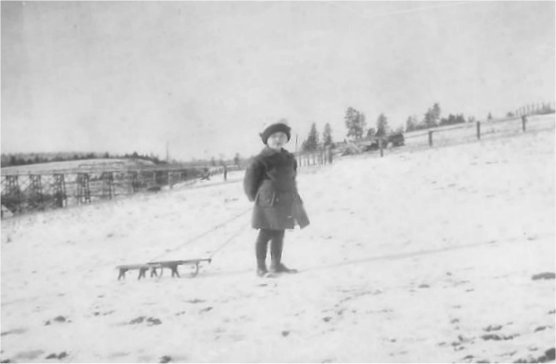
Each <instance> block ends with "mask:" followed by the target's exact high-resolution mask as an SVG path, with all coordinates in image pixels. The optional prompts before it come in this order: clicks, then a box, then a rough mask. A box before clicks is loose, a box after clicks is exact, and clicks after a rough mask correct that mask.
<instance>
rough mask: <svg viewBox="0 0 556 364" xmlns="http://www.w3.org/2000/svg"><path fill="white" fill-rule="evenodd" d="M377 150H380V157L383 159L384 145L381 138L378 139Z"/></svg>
mask: <svg viewBox="0 0 556 364" xmlns="http://www.w3.org/2000/svg"><path fill="white" fill-rule="evenodd" d="M378 149H380V157H381V158H382V157H384V145H383V144H382V138H379V139H378Z"/></svg>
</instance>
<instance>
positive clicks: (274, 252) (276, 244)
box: [270, 236, 297, 273]
mask: <svg viewBox="0 0 556 364" xmlns="http://www.w3.org/2000/svg"><path fill="white" fill-rule="evenodd" d="M283 246H284V239H283V236H282V238H278V239H273V240H272V244H271V246H270V258H271V260H272V261H271V263H270V273H296V272H297V270H295V269H290V268H288V267H286V266H285V265H284V264H283V263H282V248H283Z"/></svg>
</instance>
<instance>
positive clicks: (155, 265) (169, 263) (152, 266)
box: [116, 258, 211, 280]
mask: <svg viewBox="0 0 556 364" xmlns="http://www.w3.org/2000/svg"><path fill="white" fill-rule="evenodd" d="M201 262H208V263H209V264H210V262H211V259H210V258H203V259H188V260H166V261H161V262H149V263H145V264H126V265H119V266H117V267H116V269H118V271H119V274H118V280H120V279H125V274H126V272H127V271H130V270H138V271H139V275H138V276H137V279H141V278H145V274H146V273H147V271H149V270H150V272H151V277H158V276H159V274H158V271H157V269H160V276H162V271H163V269H164V268H168V269H170V271H171V272H172V277H179V276H180V273H179V271H178V267H179V266H180V265H194V266H195V269H194V271H193V272H192V273H191V276H192V277H195V276H196V275H197V274H198V273H199V264H200V263H201Z"/></svg>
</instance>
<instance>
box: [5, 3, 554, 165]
mask: <svg viewBox="0 0 556 364" xmlns="http://www.w3.org/2000/svg"><path fill="white" fill-rule="evenodd" d="M1 10H2V45H1V47H2V49H1V51H2V53H1V58H2V89H1V91H2V105H1V106H2V109H1V117H2V152H3V153H9V152H52V151H95V152H104V151H108V152H112V153H126V152H129V153H131V152H133V151H137V152H139V153H154V154H157V155H159V156H160V157H165V153H166V152H165V148H166V142H168V143H169V145H170V154H171V156H173V157H175V158H179V159H183V160H190V159H191V158H193V157H195V158H205V157H212V156H215V157H219V156H220V155H221V154H222V155H224V156H225V157H232V156H233V155H234V154H235V153H236V152H239V153H240V154H241V155H243V156H248V155H251V154H254V153H256V152H257V151H259V150H260V149H261V148H262V146H263V145H262V143H261V142H260V139H258V133H259V132H260V131H261V129H262V128H263V127H264V125H265V124H268V123H271V122H274V121H277V120H278V119H280V118H286V119H288V121H289V123H290V125H291V126H292V127H293V129H294V133H298V134H299V136H300V139H301V138H305V137H306V136H307V133H308V131H309V127H310V125H311V123H313V122H315V123H316V124H317V128H318V130H319V131H322V129H323V128H324V125H325V123H327V122H328V123H330V124H331V126H332V129H333V138H334V140H337V141H338V140H343V139H344V137H345V134H346V129H345V125H344V121H343V117H344V115H345V110H346V108H347V107H348V106H352V107H355V108H356V109H358V110H360V111H362V112H364V113H365V114H366V117H367V122H368V124H370V125H369V126H373V125H374V124H375V123H376V118H377V117H378V115H379V114H380V113H384V114H386V116H387V118H388V120H389V124H390V125H391V126H393V127H396V126H399V125H402V124H404V123H405V120H406V119H407V117H408V116H410V115H416V116H417V117H419V118H422V116H423V114H424V113H425V112H426V110H427V109H428V108H429V107H430V106H432V104H433V103H435V102H438V103H440V107H441V109H442V116H447V115H448V113H464V114H465V115H466V116H470V115H472V116H475V117H476V118H478V119H484V118H485V117H486V115H487V114H488V112H492V113H493V115H495V116H497V115H498V116H503V115H505V114H506V112H508V111H514V110H515V109H517V108H518V107H520V106H523V105H525V104H527V103H531V102H550V101H553V100H554V80H555V74H554V72H555V70H554V68H555V64H554V58H555V49H554V46H555V39H554V34H555V24H554V16H555V15H554V14H555V10H554V2H531V1H524V2H301V3H290V2H272V3H269V2H2V3H1ZM371 124H372V125H371ZM288 147H289V149H290V150H293V149H295V145H294V143H293V142H292V143H291V144H289V146H288Z"/></svg>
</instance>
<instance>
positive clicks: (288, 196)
mask: <svg viewBox="0 0 556 364" xmlns="http://www.w3.org/2000/svg"><path fill="white" fill-rule="evenodd" d="M296 174H297V162H296V160H295V157H294V155H293V154H291V153H289V152H288V151H286V150H284V149H282V150H281V151H276V150H274V149H272V148H269V147H266V148H265V149H263V151H262V152H261V153H260V154H259V155H257V156H256V157H255V158H254V159H253V161H252V162H251V163H250V165H249V167H248V168H247V170H246V172H245V178H244V180H243V187H244V190H245V194H246V195H247V198H248V199H249V201H254V202H255V206H254V208H253V220H252V226H253V227H254V228H256V229H272V230H283V229H293V228H294V226H295V224H296V223H297V224H298V225H299V226H300V227H301V228H304V227H305V226H307V225H309V218H308V217H307V214H306V212H305V209H304V208H303V202H302V200H301V197H300V196H299V193H298V192H297V186H296V182H295V177H296Z"/></svg>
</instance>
